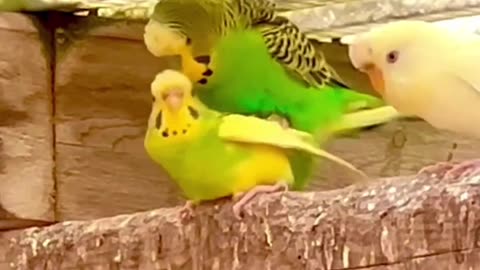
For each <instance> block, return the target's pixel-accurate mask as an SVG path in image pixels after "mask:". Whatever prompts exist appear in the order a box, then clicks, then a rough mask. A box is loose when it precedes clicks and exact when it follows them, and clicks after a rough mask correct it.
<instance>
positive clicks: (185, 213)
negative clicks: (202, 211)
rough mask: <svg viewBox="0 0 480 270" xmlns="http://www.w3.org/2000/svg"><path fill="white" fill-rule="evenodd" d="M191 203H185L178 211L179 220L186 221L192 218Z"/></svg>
mask: <svg viewBox="0 0 480 270" xmlns="http://www.w3.org/2000/svg"><path fill="white" fill-rule="evenodd" d="M193 205H194V203H193V201H186V202H185V205H184V206H183V207H182V209H181V210H180V219H181V220H186V219H190V218H192V217H193V212H194V211H193Z"/></svg>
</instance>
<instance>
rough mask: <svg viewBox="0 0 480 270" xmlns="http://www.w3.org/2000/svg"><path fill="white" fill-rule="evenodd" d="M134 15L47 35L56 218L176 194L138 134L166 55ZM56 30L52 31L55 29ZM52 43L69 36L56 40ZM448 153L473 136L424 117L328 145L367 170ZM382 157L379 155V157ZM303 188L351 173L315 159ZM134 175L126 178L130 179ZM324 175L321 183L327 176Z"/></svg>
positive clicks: (393, 169)
mask: <svg viewBox="0 0 480 270" xmlns="http://www.w3.org/2000/svg"><path fill="white" fill-rule="evenodd" d="M142 28H143V25H142V24H141V23H133V24H132V23H128V24H127V23H125V22H117V23H114V24H109V25H108V26H103V27H97V28H94V29H93V30H92V31H90V32H88V33H87V34H86V35H84V36H83V37H82V38H80V39H79V40H73V41H68V42H66V41H65V36H69V35H68V32H69V31H71V30H72V29H68V28H67V29H65V30H64V31H60V33H66V34H61V35H60V34H59V35H58V36H57V40H58V44H57V49H58V51H57V55H61V57H58V58H59V59H58V60H57V67H56V71H57V73H56V86H55V91H56V97H55V99H56V100H55V102H56V139H57V146H56V148H57V152H58V153H57V181H58V183H57V190H58V194H57V197H58V204H57V216H58V219H59V220H66V219H90V218H99V217H103V216H110V215H114V214H124V213H132V212H135V211H140V210H148V209H152V208H158V207H168V206H174V205H177V204H179V203H181V202H183V199H182V196H181V195H180V193H179V191H178V189H177V187H176V186H175V185H174V184H172V183H171V181H170V180H169V179H168V177H166V176H165V174H164V173H163V172H162V170H161V169H160V168H159V167H158V166H157V165H155V164H153V162H152V161H151V160H150V159H149V158H148V157H147V155H146V153H145V151H144V148H143V136H144V132H145V128H146V121H147V117H148V114H149V111H150V106H151V97H150V92H149V84H150V82H151V80H152V79H153V77H154V74H155V73H156V72H159V71H160V70H162V69H164V68H165V67H167V66H175V63H176V62H175V61H174V59H169V60H163V59H158V58H155V57H153V56H151V55H150V54H149V53H148V51H147V50H146V48H145V47H144V45H143V43H142V40H141V34H142ZM57 32H58V31H57ZM62 44H69V45H68V46H66V47H65V46H64V45H62ZM453 142H457V144H458V145H459V147H458V148H462V147H463V148H464V149H467V146H468V148H470V147H473V150H472V149H470V150H465V151H463V152H459V150H458V148H457V150H456V151H455V153H454V158H455V159H458V160H461V159H465V158H472V157H475V154H476V153H477V151H478V149H480V141H478V140H477V141H474V140H469V139H463V138H462V137H461V136H453V135H450V134H448V133H446V132H440V131H437V130H435V129H433V128H431V127H429V125H428V124H426V123H424V122H418V121H417V122H409V121H398V122H395V123H391V124H388V125H386V126H383V127H381V128H376V129H373V130H370V131H364V132H362V133H361V134H360V135H359V136H354V137H346V138H341V139H337V140H335V141H333V142H332V143H331V144H330V145H329V146H328V149H329V150H331V151H333V152H334V153H335V154H338V155H339V156H341V157H343V158H345V159H346V160H348V161H350V162H353V163H354V164H355V165H356V166H358V167H359V168H361V169H363V170H365V171H366V172H367V173H368V174H369V175H371V176H395V175H401V174H411V173H414V172H415V171H416V170H418V169H419V168H420V167H422V166H424V165H427V164H430V163H433V162H437V161H444V160H445V159H446V158H448V156H449V151H450V149H451V145H452V144H453ZM386 159H387V162H385V160H386ZM316 175H317V176H316V178H317V179H323V180H324V181H319V180H314V181H313V182H312V185H311V188H310V189H311V190H319V189H325V188H329V189H331V188H338V187H343V186H345V185H348V184H351V183H352V182H354V179H355V178H354V177H355V175H354V174H345V173H343V169H342V168H341V167H338V166H337V165H334V164H332V163H330V162H328V161H321V163H320V165H319V168H318V170H317V173H316ZM132 179H135V180H132ZM327 179H328V181H327Z"/></svg>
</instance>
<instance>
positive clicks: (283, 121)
mask: <svg viewBox="0 0 480 270" xmlns="http://www.w3.org/2000/svg"><path fill="white" fill-rule="evenodd" d="M267 120H268V121H274V122H277V123H278V124H279V125H280V126H281V127H283V128H285V129H287V128H289V127H290V123H289V122H288V120H287V119H286V118H284V117H281V116H280V115H277V114H271V115H270V116H269V117H268V118H267Z"/></svg>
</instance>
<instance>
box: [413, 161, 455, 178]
mask: <svg viewBox="0 0 480 270" xmlns="http://www.w3.org/2000/svg"><path fill="white" fill-rule="evenodd" d="M453 166H454V164H453V163H451V162H438V163H436V164H433V165H429V166H426V167H424V168H422V169H421V170H420V171H419V172H418V174H417V175H426V176H436V177H439V178H443V177H444V176H445V174H446V173H447V172H448V171H449V170H451V169H452V168H453Z"/></svg>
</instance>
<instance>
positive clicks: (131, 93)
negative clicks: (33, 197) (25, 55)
mask: <svg viewBox="0 0 480 270" xmlns="http://www.w3.org/2000/svg"><path fill="white" fill-rule="evenodd" d="M132 28H133V29H137V30H138V31H137V32H136V34H138V35H131V34H128V33H133V32H132ZM142 29H143V26H142V25H140V24H135V23H132V24H130V23H129V24H126V23H125V22H118V23H113V24H110V25H108V26H102V27H97V28H93V29H92V30H91V31H89V33H88V34H87V35H84V36H83V37H82V38H81V39H79V40H74V41H73V42H70V44H71V45H70V47H69V48H68V50H66V51H65V52H64V54H63V56H62V58H61V59H59V60H58V61H57V66H56V85H55V93H56V97H55V98H56V105H57V114H56V134H57V137H56V138H57V151H58V152H57V179H58V209H57V212H58V217H59V219H60V220H65V219H89V218H98V217H101V216H108V215H115V214H120V213H131V212H134V211H139V210H146V209H151V208H155V207H160V206H170V205H174V204H177V203H178V202H179V200H180V198H179V196H178V193H177V192H175V191H176V187H175V186H174V185H173V184H172V183H171V181H168V180H167V179H166V178H165V176H164V174H163V173H162V171H161V169H160V168H159V167H158V166H156V165H155V164H154V163H153V162H152V161H151V160H150V159H149V158H148V156H147V155H146V152H145V150H144V148H143V136H144V132H145V129H146V124H147V123H146V122H147V118H148V115H149V113H150V109H151V95H150V82H151V81H152V80H153V78H154V75H155V74H156V73H157V72H160V71H161V70H163V69H164V68H166V67H171V68H176V64H177V61H176V59H173V58H168V59H158V58H155V57H153V56H151V55H150V53H149V52H148V51H147V49H146V48H145V45H143V42H142V41H140V40H141V37H142V36H141V35H142V32H141V30H142ZM74 30H75V29H65V31H74ZM114 32H116V33H118V34H117V35H116V36H113V35H112V33H114ZM66 36H68V35H66ZM59 46H61V44H59ZM58 53H62V52H58Z"/></svg>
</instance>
